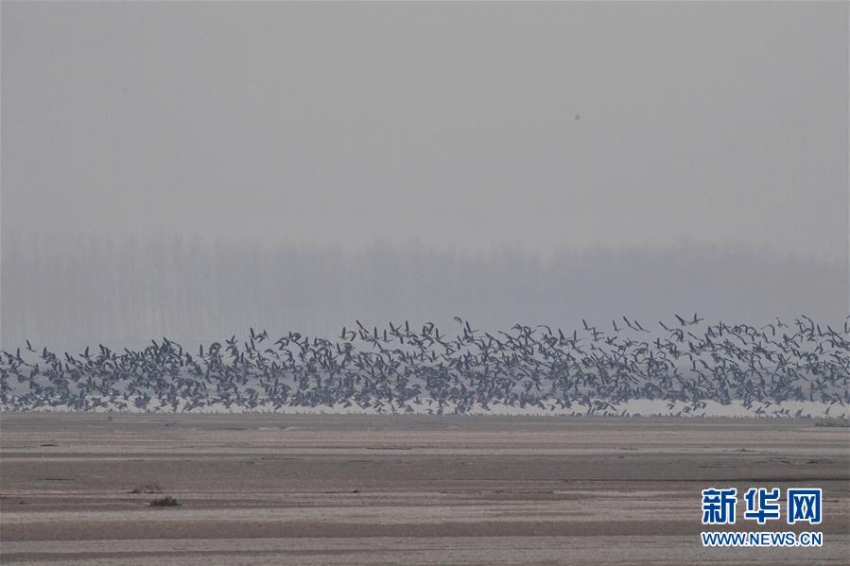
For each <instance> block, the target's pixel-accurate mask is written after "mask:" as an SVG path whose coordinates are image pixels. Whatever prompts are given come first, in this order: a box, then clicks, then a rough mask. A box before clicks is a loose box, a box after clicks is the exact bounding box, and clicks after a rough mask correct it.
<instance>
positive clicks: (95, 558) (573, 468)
mask: <svg viewBox="0 0 850 566" xmlns="http://www.w3.org/2000/svg"><path fill="white" fill-rule="evenodd" d="M707 487H737V488H738V492H739V504H738V521H737V524H736V525H732V526H724V527H710V528H709V527H703V525H702V524H701V522H700V519H701V494H700V492H701V490H702V489H705V488H707ZM750 487H768V488H771V487H779V488H781V489H782V494H783V499H784V493H785V489H786V488H788V487H820V488H822V489H823V491H824V507H823V516H824V522H823V524H821V525H818V526H809V525H806V524H803V525H793V526H789V525H787V524H786V523H785V514H784V509H785V505H784V503H783V505H782V509H783V516H782V519H781V520H779V521H773V522H769V523H768V524H767V525H765V526H764V527H759V526H758V525H757V523H755V522H753V521H748V520H744V519H743V511H744V503H743V497H742V496H743V493H744V492H745V491H746V490H747V489H748V488H750ZM132 491H136V492H140V493H131V492H132ZM166 495H170V496H173V497H175V498H176V499H177V500H178V501H179V502H180V504H181V505H180V506H179V507H151V506H150V502H151V500H153V499H156V498H161V497H164V496H166ZM702 530H717V531H722V530H727V531H744V530H748V531H753V530H754V531H797V532H801V531H819V532H822V533H824V545H823V546H822V547H820V548H773V549H755V548H749V549H720V548H703V546H702V544H701V542H700V537H699V533H700V532H701V531H702ZM848 533H850V429H847V428H829V427H816V426H815V423H814V421H811V420H807V419H802V420H793V419H762V420H751V419H675V418H630V419H617V418H592V417H569V418H565V417H454V416H445V417H426V416H352V415H348V416H339V415H328V416H318V415H305V416H298V415H285V416H284V415H280V416H269V415H165V414H159V415H156V414H115V415H112V416H111V418H110V417H108V416H107V415H106V414H87V415H79V414H57V413H53V414H49V413H39V414H15V415H11V414H7V415H0V542H2V546H0V559H2V562H3V563H4V564H7V563H8V564H11V563H56V564H59V563H61V564H121V565H137V564H203V565H205V566H214V565H217V564H281V563H290V564H369V565H376V564H568V563H580V564H682V563H689V564H720V563H723V564H729V563H741V564H767V563H770V564H845V563H847V561H848V559H850V534H848Z"/></svg>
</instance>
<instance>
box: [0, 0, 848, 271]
mask: <svg viewBox="0 0 850 566" xmlns="http://www.w3.org/2000/svg"><path fill="white" fill-rule="evenodd" d="M847 46H848V3H847V2H830V3H810V2H804V3H786V2H778V3H773V2H771V3H764V2H758V3H738V2H731V3H727V2H723V3H714V2H710V3H708V2H700V3H690V2H688V3H668V2H664V3H643V2H639V3H599V2H594V3H572V2H564V3H533V4H530V3H463V4H456V3H430V2H429V3H417V4H411V3H344V4H337V3H309V4H301V3H196V2H191V3H189V2H180V3H148V2H144V3H131V2H114V3H80V2H73V3H61V4H56V3H29V2H28V3H18V2H8V1H4V2H2V222H3V228H4V229H6V228H30V229H42V228H51V229H69V230H74V231H83V230H85V231H91V232H93V233H96V234H102V235H107V236H111V235H115V234H123V235H126V234H137V235H141V236H144V235H148V234H151V233H154V232H164V233H177V234H196V235H200V236H202V237H207V238H221V239H228V240H233V239H236V238H247V239H252V240H260V241H265V242H289V243H296V244H297V243H332V244H345V245H354V246H360V245H362V244H364V243H366V242H369V241H372V240H375V239H380V238H384V239H387V240H391V241H406V240H410V239H419V240H421V241H422V242H423V243H425V244H426V245H428V244H432V245H438V246H448V245H456V246H459V247H462V248H476V249H480V248H487V247H492V246H494V245H500V244H502V243H505V242H510V243H513V244H515V245H519V246H524V247H527V248H530V249H536V250H541V251H549V250H552V249H555V248H558V247H563V246H567V247H579V248H582V247H588V246H593V245H597V244H601V245H609V246H615V247H620V246H623V245H626V244H629V245H643V244H646V245H650V246H653V245H657V244H666V243H674V242H676V241H679V240H682V239H689V240H691V241H695V242H721V243H732V244H734V243H742V242H747V243H756V244H769V245H771V246H775V247H776V248H777V249H778V250H782V251H791V252H799V253H818V254H825V255H828V256H831V257H833V258H841V257H846V255H847V249H848V162H847V160H848V157H847V156H848V133H847V132H848V119H847V115H848V47H847Z"/></svg>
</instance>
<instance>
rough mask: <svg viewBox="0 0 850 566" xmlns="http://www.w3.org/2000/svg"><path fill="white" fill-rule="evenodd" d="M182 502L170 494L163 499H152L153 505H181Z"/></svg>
mask: <svg viewBox="0 0 850 566" xmlns="http://www.w3.org/2000/svg"><path fill="white" fill-rule="evenodd" d="M179 506H180V503H179V502H178V501H177V500H176V499H174V498H173V497H171V496H170V495H166V496H165V497H163V498H161V499H154V500H153V501H151V507H179Z"/></svg>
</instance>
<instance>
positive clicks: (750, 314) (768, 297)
mask: <svg viewBox="0 0 850 566" xmlns="http://www.w3.org/2000/svg"><path fill="white" fill-rule="evenodd" d="M847 295H848V272H847V263H846V261H843V262H842V261H827V260H823V259H818V258H815V257H801V256H793V255H785V254H781V253H777V252H773V251H768V250H765V249H756V248H750V247H737V248H730V247H720V246H711V245H701V244H680V245H676V246H671V247H669V248H665V249H649V248H644V249H630V250H611V249H606V248H593V249H586V250H581V251H574V250H562V251H560V252H558V253H555V254H554V255H553V256H551V257H543V256H539V255H534V254H530V253H527V252H523V251H521V250H519V249H499V250H494V251H492V252H481V253H461V252H453V251H438V250H435V249H433V248H429V247H427V246H425V245H423V244H419V243H408V244H400V245H395V244H393V245H390V244H387V243H376V244H374V245H372V246H370V247H368V248H367V249H365V250H362V251H359V252H346V251H344V250H343V249H341V248H334V247H319V246H314V247H311V246H296V245H278V246H272V245H265V244H264V245H261V244H246V243H242V242H224V241H216V242H212V241H205V240H200V239H197V238H176V237H173V238H169V237H158V238H147V239H143V238H136V237H127V238H125V239H121V240H117V241H116V240H109V239H106V238H98V237H93V236H82V235H68V234H58V233H29V232H24V231H11V230H8V231H4V232H3V238H2V287H0V300H2V312H0V316H2V319H0V330H2V334H0V340H2V347H4V348H10V347H14V346H18V345H20V344H22V343H23V342H24V340H27V339H28V340H30V341H31V342H32V343H33V344H38V345H40V346H48V347H50V348H53V349H56V350H62V349H74V348H81V347H84V346H85V345H87V344H91V345H96V344H98V343H103V344H108V345H110V346H111V347H114V348H121V347H125V346H126V347H130V348H134V347H140V346H143V345H144V344H147V343H148V341H149V339H150V338H159V337H162V336H167V337H169V338H171V339H174V340H177V341H182V342H184V343H186V344H193V343H198V342H201V341H211V340H217V339H221V338H223V337H229V336H230V335H232V334H240V335H243V336H244V335H245V334H246V333H247V332H248V328H249V327H254V328H266V329H268V330H269V332H270V333H273V334H283V333H286V332H288V331H290V330H297V331H299V332H301V333H307V334H310V335H317V334H318V335H322V336H333V335H336V334H338V333H339V331H340V329H341V327H342V326H343V325H351V324H353V323H354V321H355V320H360V321H362V322H363V323H364V324H366V325H375V324H376V325H379V326H382V325H385V324H386V323H387V322H388V321H396V322H400V321H403V320H409V321H410V322H411V324H414V323H415V324H420V325H421V324H423V323H424V322H427V321H432V322H435V323H436V324H438V325H445V326H446V327H449V326H451V325H452V318H453V316H455V315H459V316H462V317H464V318H465V319H469V320H470V321H472V322H473V323H474V324H475V325H477V326H478V327H479V328H509V327H510V326H511V325H513V324H514V323H522V324H532V325H536V324H548V325H551V326H553V327H560V328H564V329H565V330H567V329H572V328H576V327H579V325H581V324H582V319H586V320H588V321H591V322H592V323H593V324H596V325H598V326H600V327H602V326H606V325H608V326H610V325H611V320H612V319H614V318H616V319H618V320H619V318H620V317H621V316H622V315H626V316H629V317H630V318H633V319H637V320H638V321H640V322H641V323H642V324H643V325H644V326H652V327H655V328H656V329H657V328H658V320H673V315H674V313H680V314H683V315H687V316H690V315H691V314H692V313H693V312H694V311H698V312H699V313H700V315H701V316H706V317H707V318H708V320H710V321H716V320H725V321H729V322H746V323H749V324H765V323H767V322H771V321H774V320H775V318H776V317H787V318H789V319H793V318H794V317H796V316H799V315H800V314H807V315H808V316H811V317H812V318H814V319H815V320H818V321H823V322H824V323H834V324H839V323H840V322H841V321H843V320H844V317H845V316H847V313H848V303H847V300H848V296H847Z"/></svg>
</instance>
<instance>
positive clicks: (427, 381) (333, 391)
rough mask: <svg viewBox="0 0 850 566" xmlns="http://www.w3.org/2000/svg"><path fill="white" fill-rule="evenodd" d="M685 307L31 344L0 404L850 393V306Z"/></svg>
mask: <svg viewBox="0 0 850 566" xmlns="http://www.w3.org/2000/svg"><path fill="white" fill-rule="evenodd" d="M676 319H677V323H678V324H676V323H673V324H665V323H664V322H659V327H660V328H661V329H662V332H661V333H660V334H659V335H653V334H652V333H651V332H650V331H648V330H647V329H646V328H645V327H644V326H643V325H641V324H640V323H639V322H638V321H633V320H629V319H628V318H626V317H623V318H622V322H621V323H619V324H618V321H617V320H614V321H612V326H613V329H612V330H609V331H607V332H606V331H603V330H601V329H600V328H598V327H595V326H591V325H589V324H588V323H587V322H586V321H583V328H581V329H580V330H575V331H572V332H570V333H564V332H563V331H562V330H560V329H555V330H554V331H553V330H552V328H550V327H549V326H546V325H540V326H536V327H529V326H523V325H520V324H517V325H514V326H513V327H512V328H511V329H510V331H497V332H495V333H492V334H491V333H489V332H483V331H480V330H476V329H473V328H472V326H471V325H470V323H469V322H468V321H464V320H461V319H460V318H458V317H455V321H456V322H457V324H458V327H457V329H456V331H455V332H454V333H453V334H454V335H453V336H449V335H447V334H445V333H441V332H440V330H439V329H438V328H437V326H436V325H434V324H433V323H427V324H425V325H424V326H423V327H421V328H416V329H414V328H412V327H411V325H410V324H409V323H408V322H404V323H401V324H398V325H394V324H392V323H390V324H389V328H384V329H378V328H377V327H372V328H371V329H370V328H367V327H366V326H364V325H363V324H361V323H360V322H357V326H356V327H355V328H343V329H342V332H341V335H340V336H339V337H338V338H337V339H336V340H327V339H323V338H312V339H310V338H309V337H307V336H303V335H301V334H299V333H297V332H290V333H289V334H288V335H287V336H284V337H281V338H280V339H278V340H277V341H273V340H272V339H270V338H269V336H268V333H267V332H266V331H261V332H255V331H254V330H253V329H251V332H250V336H249V337H248V338H247V339H246V340H244V341H242V343H241V344H240V340H237V338H236V337H235V336H234V337H232V338H231V339H229V340H226V341H225V342H224V343H219V342H214V343H212V344H210V345H208V346H207V347H206V348H205V347H204V346H203V345H201V346H200V347H199V349H198V350H197V351H192V352H190V351H188V350H184V349H183V347H182V346H181V345H179V344H177V343H176V342H173V341H171V340H168V339H166V338H163V339H162V341H161V342H156V341H152V344H151V345H150V346H148V347H147V348H145V349H144V350H143V351H129V350H126V349H125V350H124V352H123V353H120V354H119V353H116V352H114V351H112V350H110V349H109V348H107V347H105V346H103V345H100V346H99V348H98V350H97V351H96V352H92V351H91V350H90V349H89V348H88V347H87V348H86V349H85V351H84V352H82V353H80V354H78V355H76V356H75V355H71V354H69V353H67V352H66V353H65V354H64V355H63V356H59V355H56V354H54V353H52V352H50V351H48V350H47V348H43V349H42V351H41V352H39V351H38V350H36V349H34V348H33V347H32V345H31V344H30V343H29V342H27V344H26V347H25V348H24V349H23V352H22V351H21V349H20V348H18V349H17V350H16V351H15V352H14V353H10V352H6V351H4V352H2V354H0V409H2V410H6V411H26V410H36V409H45V408H54V409H62V410H72V411H88V410H114V411H175V412H176V411H193V410H194V411H209V410H222V411H228V410H241V411H276V410H295V409H297V408H307V407H312V408H323V407H327V409H328V410H329V411H331V410H333V408H334V407H336V408H339V407H343V408H346V407H354V408H356V407H359V408H361V409H364V410H371V411H376V412H401V413H405V412H406V413H413V412H424V413H430V414H443V413H445V412H453V413H466V412H469V411H470V410H472V409H476V408H477V409H478V410H488V409H490V408H491V407H494V406H496V405H503V406H507V407H518V408H539V409H543V410H546V411H552V412H554V413H567V414H569V413H573V414H588V413H590V414H594V413H595V414H623V413H624V412H625V411H623V410H622V409H621V408H618V407H617V405H618V404H621V403H624V402H628V401H631V400H665V401H667V402H668V403H669V404H668V407H669V408H671V409H672V408H673V407H682V408H680V410H679V414H696V413H697V412H698V411H699V410H700V409H702V408H705V406H706V403H707V402H708V401H714V402H718V403H720V404H723V405H729V404H730V403H733V402H740V403H741V404H742V405H743V406H744V407H746V408H749V409H752V408H753V407H757V410H756V411H755V412H756V413H757V414H777V415H789V416H793V413H791V412H789V409H787V408H781V404H782V403H784V402H786V401H811V402H816V403H822V404H825V405H828V406H829V407H830V408H831V407H832V406H833V405H837V406H838V407H839V410H840V411H841V412H846V408H847V407H848V405H850V317H848V318H847V320H846V321H845V323H844V327H843V329H839V330H835V329H833V328H831V327H830V326H825V327H821V326H820V325H819V324H817V323H815V322H814V321H813V320H811V319H810V318H808V317H806V316H803V317H801V318H798V319H797V320H795V321H794V322H793V323H790V324H785V323H783V322H782V321H780V320H778V319H777V320H776V322H775V323H773V324H768V325H765V326H763V327H761V328H755V327H753V326H748V325H744V324H742V325H728V324H724V323H723V322H719V323H717V324H711V325H706V324H701V323H703V319H701V318H698V317H697V315H696V314H694V316H693V318H692V319H685V318H682V317H679V316H678V315H676ZM765 407H767V408H768V409H767V411H766V410H765ZM800 413H801V411H799V410H798V411H797V416H800Z"/></svg>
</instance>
